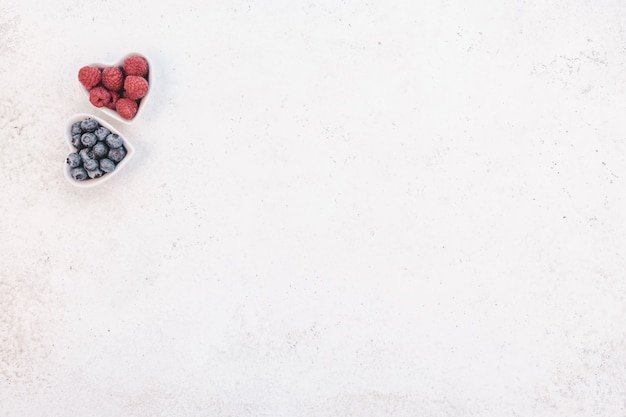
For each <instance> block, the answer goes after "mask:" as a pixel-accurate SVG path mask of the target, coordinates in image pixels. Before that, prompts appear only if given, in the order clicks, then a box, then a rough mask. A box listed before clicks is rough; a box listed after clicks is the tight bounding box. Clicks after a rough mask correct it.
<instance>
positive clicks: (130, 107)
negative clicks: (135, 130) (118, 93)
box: [115, 98, 137, 119]
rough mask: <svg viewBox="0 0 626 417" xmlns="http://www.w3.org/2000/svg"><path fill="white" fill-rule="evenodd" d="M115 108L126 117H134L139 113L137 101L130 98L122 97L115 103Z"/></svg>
mask: <svg viewBox="0 0 626 417" xmlns="http://www.w3.org/2000/svg"><path fill="white" fill-rule="evenodd" d="M115 109H116V110H117V112H118V113H119V115H120V116H121V117H123V118H124V119H132V118H133V117H135V115H136V114H137V102H136V101H134V100H131V99H129V98H120V99H119V100H117V103H116V104H115Z"/></svg>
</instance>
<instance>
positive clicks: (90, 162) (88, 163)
mask: <svg viewBox="0 0 626 417" xmlns="http://www.w3.org/2000/svg"><path fill="white" fill-rule="evenodd" d="M98 166H99V164H98V161H96V160H95V159H85V160H84V161H83V167H85V169H86V170H87V171H93V170H94V169H96V168H98Z"/></svg>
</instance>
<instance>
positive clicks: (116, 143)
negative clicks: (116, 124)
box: [106, 133, 124, 149]
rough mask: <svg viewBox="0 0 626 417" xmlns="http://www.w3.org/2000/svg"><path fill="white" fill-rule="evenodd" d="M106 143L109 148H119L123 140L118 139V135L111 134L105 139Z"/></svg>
mask: <svg viewBox="0 0 626 417" xmlns="http://www.w3.org/2000/svg"><path fill="white" fill-rule="evenodd" d="M106 143H107V145H109V148H112V149H113V148H119V147H120V146H122V145H123V144H124V140H123V139H122V138H121V137H120V135H118V134H115V133H111V134H110V135H109V136H107V138H106Z"/></svg>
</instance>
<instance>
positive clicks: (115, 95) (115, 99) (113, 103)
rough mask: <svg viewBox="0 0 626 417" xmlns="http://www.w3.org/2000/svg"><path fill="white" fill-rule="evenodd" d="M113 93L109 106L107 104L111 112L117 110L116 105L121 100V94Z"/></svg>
mask: <svg viewBox="0 0 626 417" xmlns="http://www.w3.org/2000/svg"><path fill="white" fill-rule="evenodd" d="M109 93H111V102H110V103H109V104H105V106H107V107H108V108H110V109H111V110H115V105H116V104H117V100H118V99H119V98H120V94H119V93H118V92H117V91H110V90H109Z"/></svg>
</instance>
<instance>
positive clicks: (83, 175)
mask: <svg viewBox="0 0 626 417" xmlns="http://www.w3.org/2000/svg"><path fill="white" fill-rule="evenodd" d="M70 175H71V176H72V178H74V179H75V180H76V181H83V180H86V179H87V171H85V168H80V167H77V168H72V170H71V171H70Z"/></svg>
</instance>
